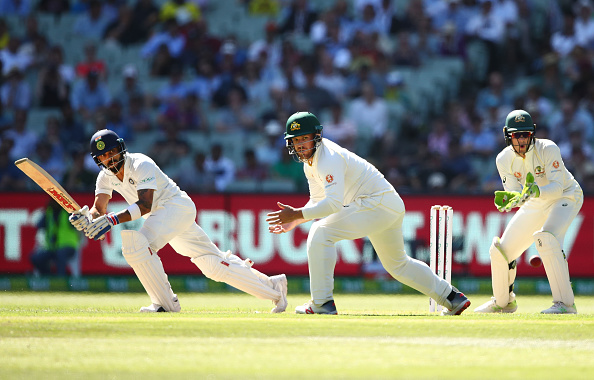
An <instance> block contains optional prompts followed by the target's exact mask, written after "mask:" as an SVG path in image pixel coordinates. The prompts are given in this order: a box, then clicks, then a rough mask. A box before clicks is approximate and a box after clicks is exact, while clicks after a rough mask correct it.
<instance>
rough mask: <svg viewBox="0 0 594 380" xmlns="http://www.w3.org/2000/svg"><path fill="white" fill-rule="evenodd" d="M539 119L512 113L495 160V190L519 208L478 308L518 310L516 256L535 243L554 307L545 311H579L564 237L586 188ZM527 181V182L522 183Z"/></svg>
mask: <svg viewBox="0 0 594 380" xmlns="http://www.w3.org/2000/svg"><path fill="white" fill-rule="evenodd" d="M535 131H536V124H534V123H533V122H532V117H531V116H530V114H529V113H528V112H526V111H524V110H514V111H512V112H510V113H509V114H508V115H507V118H506V120H505V126H504V127H503V136H504V138H505V142H506V144H507V147H506V148H504V149H503V150H502V151H501V153H499V155H498V156H497V159H496V164H497V170H498V171H499V176H500V177H501V182H502V183H503V189H504V191H496V192H495V206H496V207H497V209H498V210H499V211H500V212H508V211H511V210H512V209H513V208H516V207H519V210H518V211H517V212H516V214H515V215H514V216H513V218H512V219H511V220H510V222H509V224H508V225H507V227H506V228H505V231H504V232H503V236H501V239H500V238H499V237H495V238H494V239H493V243H492V245H491V248H490V249H489V255H490V257H491V277H492V285H493V297H492V298H491V300H490V301H488V302H487V303H485V304H484V305H481V306H479V307H478V308H476V309H475V310H474V311H475V312H477V313H513V312H515V311H516V310H517V308H518V305H517V302H516V295H515V294H514V280H515V278H516V259H517V258H518V257H520V255H521V254H522V253H523V252H524V251H525V250H526V249H528V247H530V245H532V243H534V244H535V245H536V249H537V250H538V254H539V256H540V257H541V259H542V262H543V264H544V268H545V271H546V273H547V278H548V280H549V284H550V285H551V292H552V294H553V306H551V307H550V308H548V309H546V310H543V311H542V313H544V314H576V313H577V309H576V307H575V303H574V296H573V290H572V289H571V282H570V280H569V268H568V266H567V257H566V256H565V253H564V252H563V239H564V238H565V233H566V232H567V228H568V227H569V225H570V224H571V222H572V221H573V219H574V218H575V217H576V215H577V214H578V212H579V211H580V209H581V207H582V204H583V202H584V197H583V193H582V189H581V188H580V185H579V184H578V182H577V181H576V180H575V179H574V178H573V175H572V174H571V173H570V172H569V171H568V170H567V168H565V165H564V164H563V160H562V159H561V153H560V151H559V147H558V146H557V145H556V144H555V143H554V142H552V141H551V140H546V139H537V138H536V137H535ZM522 185H523V186H522Z"/></svg>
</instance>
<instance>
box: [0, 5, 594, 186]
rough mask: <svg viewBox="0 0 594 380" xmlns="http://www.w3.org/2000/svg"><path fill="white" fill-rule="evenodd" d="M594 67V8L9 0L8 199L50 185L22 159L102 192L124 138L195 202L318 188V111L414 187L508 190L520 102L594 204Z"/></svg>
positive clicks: (4, 149)
mask: <svg viewBox="0 0 594 380" xmlns="http://www.w3.org/2000/svg"><path fill="white" fill-rule="evenodd" d="M222 8H224V9H222ZM239 19H241V20H247V22H242V23H240V22H239V21H238V20H239ZM64 20H69V22H64ZM70 21H71V22H70ZM235 24H237V25H239V24H241V26H237V25H235ZM241 28H245V29H243V30H242V29H241ZM254 28H260V29H254ZM445 61H455V62H459V63H460V65H461V67H462V70H460V75H459V76H448V75H445V76H443V75H442V78H444V79H443V81H442V82H441V84H439V85H434V86H436V87H435V88H433V89H432V88H429V90H424V92H423V91H421V92H419V91H420V90H419V89H420V88H422V84H423V82H424V81H425V80H426V79H427V78H428V76H425V73H432V75H433V74H435V75H439V70H442V69H443V68H441V67H440V66H439V65H436V64H434V63H435V62H445ZM593 62H594V7H593V5H592V3H591V2H590V0H578V1H570V0H350V1H347V0H334V1H331V0H325V1H308V0H216V1H215V0H194V1H192V0H160V1H157V0H128V1H125V0H105V1H98V0H0V191H3V192H9V191H22V190H32V189H33V187H32V185H31V183H30V181H28V180H27V179H26V178H25V177H24V176H23V175H22V173H20V172H19V171H18V169H16V167H15V166H14V165H13V161H15V160H16V159H19V158H22V157H30V158H32V159H33V160H34V161H36V162H37V163H39V164H40V165H41V166H42V167H44V168H45V169H46V170H47V171H48V172H50V173H51V174H52V175H53V176H54V177H55V178H56V179H57V180H58V181H59V182H60V183H62V184H63V185H64V186H65V187H66V188H67V189H68V190H69V191H72V192H77V191H85V192H86V191H91V190H92V189H93V188H94V180H95V178H96V172H97V170H98V168H97V167H96V165H95V164H94V162H93V161H92V159H90V156H89V155H88V140H89V138H90V136H92V134H93V133H94V132H95V131H96V130H99V129H103V128H109V129H112V130H114V131H115V132H116V133H118V134H119V135H120V136H121V137H123V138H124V139H125V140H126V142H127V144H128V146H129V148H130V150H131V151H134V152H142V153H146V154H148V155H149V156H151V157H152V158H153V159H154V160H155V161H156V162H157V163H158V164H159V165H160V166H161V167H162V169H163V170H164V171H165V172H166V173H167V174H168V175H170V176H171V177H172V178H173V179H174V180H176V181H177V182H178V183H179V184H180V185H181V186H182V187H183V188H184V189H185V190H187V191H190V192H206V193H208V192H222V191H242V190H243V191H245V190H246V189H248V187H241V186H239V185H240V184H248V183H250V184H252V185H253V184H254V183H255V184H256V186H255V187H252V188H251V190H252V191H261V190H262V189H261V188H259V187H257V185H258V184H260V183H265V182H266V181H269V182H270V183H274V182H275V181H277V182H278V183H288V184H290V186H289V187H283V189H284V190H288V191H295V192H304V191H306V189H305V188H304V186H306V183H305V179H304V178H303V174H302V169H301V167H300V165H299V164H297V163H295V162H293V161H292V159H291V158H290V157H289V156H288V154H287V151H286V148H285V143H284V140H283V132H284V124H285V121H286V120H287V118H288V116H289V115H291V114H292V113H294V112H296V111H302V110H309V111H311V112H314V113H315V114H316V115H318V117H319V118H320V119H321V121H322V124H323V126H324V136H325V137H327V138H329V139H331V140H334V141H337V142H338V143H340V144H342V145H344V146H345V147H347V148H349V149H351V150H353V151H354V152H356V153H357V154H359V155H361V156H363V157H365V158H367V159H368V160H370V161H371V162H372V163H373V164H375V165H376V166H377V167H378V168H379V169H380V170H381V171H382V172H383V173H385V175H386V178H387V179H388V180H389V181H390V182H391V183H392V184H393V185H394V186H395V188H396V189H397V191H399V192H400V193H403V194H407V193H427V194H429V193H431V194H434V193H441V194H446V193H448V194H492V191H493V190H496V189H500V188H501V182H500V179H499V178H498V175H497V171H496V168H495V156H496V155H497V153H499V151H500V150H501V149H502V148H503V147H504V146H505V142H504V138H503V134H502V128H503V124H504V119H505V115H507V113H508V112H510V111H511V110H512V109H518V108H521V109H525V110H527V111H528V112H530V113H531V115H532V117H533V119H534V120H535V123H536V124H537V130H536V133H537V137H539V138H551V139H552V140H554V141H555V142H556V143H557V144H558V145H559V147H560V148H561V153H562V156H563V159H564V161H565V164H566V166H567V167H568V168H569V170H570V171H571V172H572V173H573V174H574V175H575V176H576V179H577V180H578V181H579V182H580V184H581V185H582V187H583V189H584V191H585V192H586V194H594V152H593V148H592V147H593V144H594V75H593V73H594V67H593ZM431 70H433V71H431ZM436 71H437V72H436ZM427 75H429V74H427ZM452 84H453V85H452ZM450 85H452V86H451V88H453V89H454V91H452V92H451V93H450V92H445V94H446V96H444V97H442V98H441V99H439V98H438V97H436V96H435V94H434V92H435V93H438V92H443V91H444V90H443V88H441V87H442V86H443V87H444V88H445V86H450ZM438 87H439V88H438ZM448 88H450V87H448ZM430 99H431V100H430ZM435 99H438V100H435ZM35 115H45V118H44V119H43V120H40V119H39V118H38V117H35ZM271 189H274V187H271ZM277 189H278V188H277Z"/></svg>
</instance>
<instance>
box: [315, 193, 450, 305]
mask: <svg viewBox="0 0 594 380" xmlns="http://www.w3.org/2000/svg"><path fill="white" fill-rule="evenodd" d="M404 213H405V208H404V202H403V201H402V199H401V198H400V196H399V195H398V194H397V193H396V192H395V191H392V192H387V193H384V194H380V195H374V196H372V197H367V198H360V199H358V200H357V201H356V202H352V203H350V204H348V205H347V206H346V207H343V209H342V210H340V211H338V212H337V213H335V214H332V215H330V216H328V217H326V218H324V219H320V220H318V221H316V222H314V223H313V225H312V227H311V229H310V231H309V235H308V238H307V259H308V264H309V277H310V290H311V297H312V300H313V301H314V303H315V304H318V305H321V304H323V303H325V302H326V301H329V300H331V299H332V298H333V295H332V292H333V290H334V267H335V265H336V248H335V244H336V242H338V241H340V240H345V239H346V240H354V239H359V238H362V237H365V236H367V237H369V240H370V241H371V244H372V245H373V247H374V248H375V251H376V252H377V255H378V257H379V259H380V260H381V262H382V264H383V266H384V268H385V269H386V270H387V271H388V273H390V274H391V275H392V277H394V278H395V279H396V280H398V281H400V282H401V283H403V284H405V285H408V286H410V287H412V288H414V289H416V290H418V291H419V292H421V293H423V294H425V295H427V296H430V297H431V298H433V299H435V300H437V302H438V303H439V304H441V305H443V304H445V303H446V301H445V299H446V297H447V296H448V295H449V294H450V292H451V291H452V287H451V285H450V284H448V283H447V282H446V281H445V280H442V279H440V278H439V277H437V275H435V274H434V273H433V272H432V271H431V269H430V268H429V266H428V265H427V264H425V263H424V262H422V261H419V260H416V259H413V258H410V257H409V256H408V255H407V254H406V252H405V251H404V239H403V237H402V221H403V219H404Z"/></svg>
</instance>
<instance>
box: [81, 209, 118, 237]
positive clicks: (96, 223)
mask: <svg viewBox="0 0 594 380" xmlns="http://www.w3.org/2000/svg"><path fill="white" fill-rule="evenodd" d="M118 224H120V220H119V219H118V217H117V216H116V214H115V213H113V212H110V213H109V214H106V215H102V216H100V217H98V218H97V219H95V220H93V221H92V222H91V223H90V224H89V225H88V226H87V227H86V228H85V236H86V237H88V238H89V239H94V240H102V239H103V238H105V234H107V233H108V232H109V231H110V230H111V227H113V226H116V225H118Z"/></svg>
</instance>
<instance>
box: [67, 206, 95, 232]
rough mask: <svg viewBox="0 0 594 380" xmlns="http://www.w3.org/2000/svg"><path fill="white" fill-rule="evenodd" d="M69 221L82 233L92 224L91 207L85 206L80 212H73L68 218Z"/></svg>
mask: <svg viewBox="0 0 594 380" xmlns="http://www.w3.org/2000/svg"><path fill="white" fill-rule="evenodd" d="M68 221H69V222H70V224H72V226H73V227H74V228H76V229H77V230H78V231H82V230H84V229H85V228H87V226H88V225H89V224H90V223H91V214H89V206H85V207H83V208H81V209H80V210H78V211H75V212H73V213H72V214H70V216H69V217H68Z"/></svg>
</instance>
